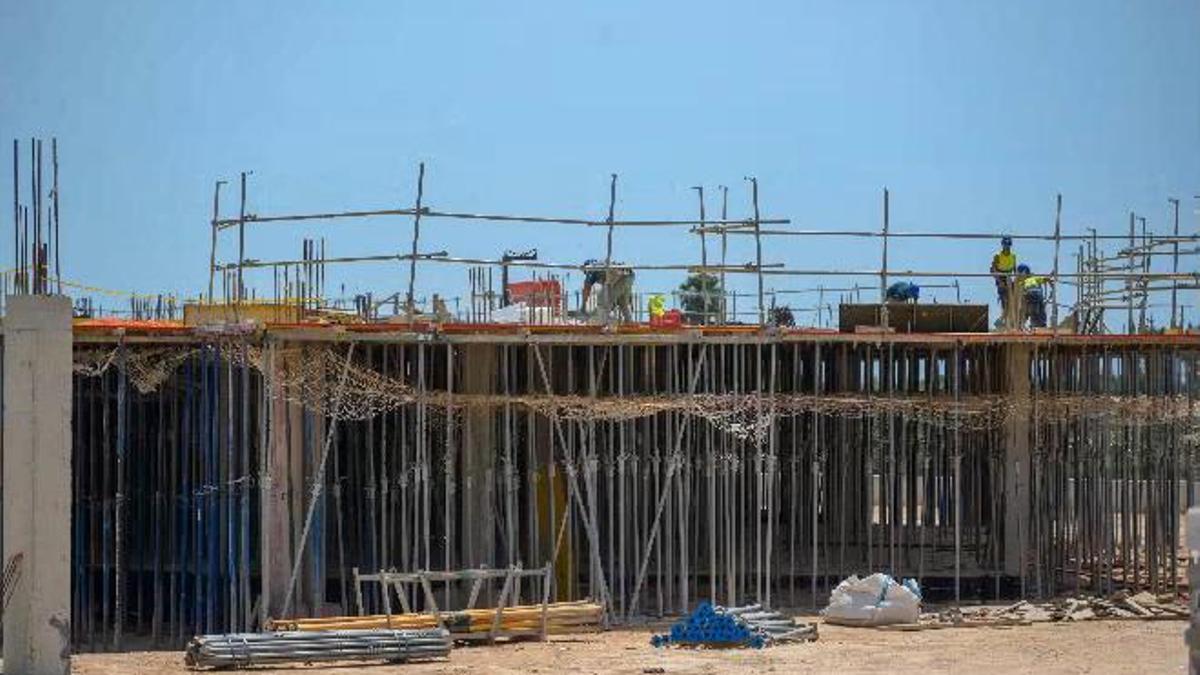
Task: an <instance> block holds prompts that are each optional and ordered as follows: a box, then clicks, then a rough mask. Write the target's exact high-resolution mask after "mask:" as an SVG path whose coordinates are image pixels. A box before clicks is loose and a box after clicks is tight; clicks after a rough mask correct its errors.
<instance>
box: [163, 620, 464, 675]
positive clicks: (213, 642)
mask: <svg viewBox="0 0 1200 675" xmlns="http://www.w3.org/2000/svg"><path fill="white" fill-rule="evenodd" d="M449 654H450V633H449V632H447V631H445V630H442V629H440V628H434V629H429V630H386V629H374V630H328V631H303V632H301V631H292V632H281V633H230V634H221V635H198V636H196V637H194V638H192V640H191V642H189V643H188V646H187V652H186V655H185V656H184V662H185V663H186V664H187V665H188V667H191V668H242V667H246V666H254V665H261V664H270V663H290V662H303V663H310V662H316V661H358V660H381V661H415V660H429V659H437V658H445V657H447V656H449Z"/></svg>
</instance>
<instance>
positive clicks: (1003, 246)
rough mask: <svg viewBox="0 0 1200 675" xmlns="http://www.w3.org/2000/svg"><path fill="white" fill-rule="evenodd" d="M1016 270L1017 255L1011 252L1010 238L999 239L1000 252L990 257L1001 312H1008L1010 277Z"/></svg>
mask: <svg viewBox="0 0 1200 675" xmlns="http://www.w3.org/2000/svg"><path fill="white" fill-rule="evenodd" d="M1016 269H1017V254H1016V253H1013V251H1012V237H1007V236H1006V237H1003V238H1001V239H1000V251H999V252H998V253H996V255H994V256H992V267H991V273H992V276H993V277H995V279H996V295H997V296H998V297H999V299H1000V310H1001V312H1002V313H1003V312H1007V311H1008V292H1009V290H1010V288H1011V287H1012V275H1013V273H1014V272H1015V271H1016Z"/></svg>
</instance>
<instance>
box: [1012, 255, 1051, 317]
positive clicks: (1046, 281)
mask: <svg viewBox="0 0 1200 675" xmlns="http://www.w3.org/2000/svg"><path fill="white" fill-rule="evenodd" d="M1017 282H1018V284H1019V286H1020V289H1021V294H1022V298H1023V299H1024V301H1025V317H1026V318H1028V319H1029V327H1030V328H1045V327H1046V294H1045V292H1044V291H1043V290H1042V288H1043V287H1044V286H1048V285H1050V284H1052V283H1054V280H1053V279H1051V278H1050V277H1045V276H1040V275H1035V274H1033V273H1032V272H1030V270H1029V265H1017Z"/></svg>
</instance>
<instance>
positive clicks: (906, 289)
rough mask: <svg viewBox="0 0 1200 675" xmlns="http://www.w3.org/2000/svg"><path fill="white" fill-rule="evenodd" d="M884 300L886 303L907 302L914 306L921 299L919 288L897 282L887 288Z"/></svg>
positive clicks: (907, 283) (908, 283)
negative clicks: (885, 299)
mask: <svg viewBox="0 0 1200 675" xmlns="http://www.w3.org/2000/svg"><path fill="white" fill-rule="evenodd" d="M886 298H887V301H888V302H909V303H912V304H914V305H915V304H917V301H918V300H920V299H921V287H920V286H918V285H916V284H914V283H911V282H908V281H897V282H896V283H894V284H892V285H891V286H888V287H887V293H886Z"/></svg>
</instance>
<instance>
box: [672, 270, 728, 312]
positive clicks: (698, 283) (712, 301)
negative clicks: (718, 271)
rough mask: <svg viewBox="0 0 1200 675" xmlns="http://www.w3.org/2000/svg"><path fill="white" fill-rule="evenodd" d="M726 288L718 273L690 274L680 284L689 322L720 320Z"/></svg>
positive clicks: (681, 299) (682, 303) (682, 301)
mask: <svg viewBox="0 0 1200 675" xmlns="http://www.w3.org/2000/svg"><path fill="white" fill-rule="evenodd" d="M723 295H724V289H722V288H721V280H720V278H718V277H717V276H716V275H713V274H706V273H704V272H698V273H696V274H690V275H688V278H687V281H685V282H683V283H682V284H680V285H679V297H680V304H681V305H683V315H684V318H685V319H686V320H687V322H688V323H691V324H698V323H712V322H716V321H718V320H719V317H720V314H721V300H722V298H723Z"/></svg>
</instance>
